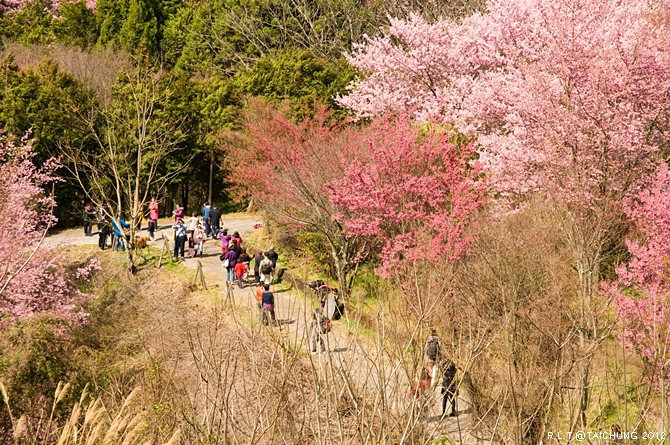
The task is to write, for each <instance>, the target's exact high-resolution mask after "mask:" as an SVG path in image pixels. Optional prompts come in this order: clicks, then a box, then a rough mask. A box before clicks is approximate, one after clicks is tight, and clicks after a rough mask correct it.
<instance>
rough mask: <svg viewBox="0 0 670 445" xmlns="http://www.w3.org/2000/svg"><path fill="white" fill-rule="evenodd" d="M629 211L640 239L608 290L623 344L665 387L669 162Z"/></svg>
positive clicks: (669, 346)
mask: <svg viewBox="0 0 670 445" xmlns="http://www.w3.org/2000/svg"><path fill="white" fill-rule="evenodd" d="M626 213H627V215H628V216H629V217H630V218H631V220H632V221H633V222H634V224H635V227H636V228H637V230H638V232H639V238H638V239H637V240H627V242H626V244H627V245H628V250H629V252H630V254H631V257H632V258H631V259H630V261H629V262H628V263H627V264H624V265H622V266H620V267H618V268H617V269H616V273H617V277H618V279H617V280H616V281H614V282H613V283H611V284H610V285H609V286H608V287H607V288H606V290H607V292H608V293H609V294H610V295H612V296H613V297H614V299H615V302H616V311H617V315H618V318H619V327H620V333H619V337H620V339H621V341H622V342H623V345H624V346H625V347H626V348H627V349H628V350H630V351H633V352H635V353H637V354H639V355H640V356H641V357H642V358H643V360H644V362H645V363H646V364H647V365H648V367H649V369H650V370H651V373H650V374H651V377H652V379H653V380H654V381H655V383H661V386H662V387H663V388H665V387H666V386H667V384H668V381H669V380H668V379H669V378H670V366H668V360H669V359H670V270H669V269H668V261H670V172H669V171H668V166H667V165H666V164H665V163H664V164H662V165H661V167H660V168H659V170H658V172H657V174H656V175H655V176H654V179H653V182H652V184H651V186H650V187H649V188H648V189H646V190H644V191H643V192H641V193H640V194H639V195H638V197H637V199H636V200H635V201H634V202H630V203H629V204H628V205H627V206H626ZM664 391H665V389H664Z"/></svg>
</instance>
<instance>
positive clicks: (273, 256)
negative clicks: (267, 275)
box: [267, 246, 279, 271]
mask: <svg viewBox="0 0 670 445" xmlns="http://www.w3.org/2000/svg"><path fill="white" fill-rule="evenodd" d="M267 255H268V258H270V261H272V270H273V271H274V270H275V269H276V268H277V260H278V259H279V255H277V252H275V248H274V246H271V247H270V250H268V253H267Z"/></svg>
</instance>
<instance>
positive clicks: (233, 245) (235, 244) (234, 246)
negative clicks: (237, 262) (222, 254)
mask: <svg viewBox="0 0 670 445" xmlns="http://www.w3.org/2000/svg"><path fill="white" fill-rule="evenodd" d="M228 250H234V251H235V253H236V254H237V257H238V258H239V257H240V255H242V247H240V243H239V242H238V241H237V239H235V238H233V239H231V240H230V245H229V246H228Z"/></svg>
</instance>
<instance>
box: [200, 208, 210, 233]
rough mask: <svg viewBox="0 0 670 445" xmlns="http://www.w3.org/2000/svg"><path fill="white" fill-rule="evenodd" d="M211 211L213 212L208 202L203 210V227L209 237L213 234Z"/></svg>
mask: <svg viewBox="0 0 670 445" xmlns="http://www.w3.org/2000/svg"><path fill="white" fill-rule="evenodd" d="M211 211H212V208H211V207H210V205H209V203H208V202H206V203H205V205H204V207H203V208H202V222H203V225H204V226H205V234H206V235H207V236H209V235H210V233H212V230H211V226H210V219H209V215H210V213H211Z"/></svg>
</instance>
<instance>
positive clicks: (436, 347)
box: [426, 338, 440, 362]
mask: <svg viewBox="0 0 670 445" xmlns="http://www.w3.org/2000/svg"><path fill="white" fill-rule="evenodd" d="M439 352H440V342H439V341H438V340H437V338H432V339H430V341H429V342H428V348H427V351H426V355H427V356H428V359H429V360H431V361H433V362H434V361H436V360H437V354H438V353H439Z"/></svg>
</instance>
